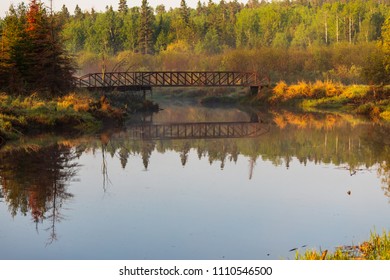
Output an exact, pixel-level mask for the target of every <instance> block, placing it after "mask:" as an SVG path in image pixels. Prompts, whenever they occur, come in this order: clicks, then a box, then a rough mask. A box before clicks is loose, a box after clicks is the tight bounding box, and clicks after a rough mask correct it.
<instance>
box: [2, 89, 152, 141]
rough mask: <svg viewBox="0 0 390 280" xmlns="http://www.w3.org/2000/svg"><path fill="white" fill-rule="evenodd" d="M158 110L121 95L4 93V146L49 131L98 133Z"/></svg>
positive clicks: (136, 99) (141, 101) (149, 104)
mask: <svg viewBox="0 0 390 280" xmlns="http://www.w3.org/2000/svg"><path fill="white" fill-rule="evenodd" d="M144 110H154V111H155V110H158V105H156V104H154V103H152V102H150V101H148V100H146V101H144V100H142V99H140V98H129V97H126V96H125V95H121V94H116V95H114V94H107V95H97V94H92V93H89V92H80V93H75V92H73V93H69V94H67V95H65V96H63V97H59V98H53V99H45V98H41V97H39V96H38V95H37V94H33V95H31V96H28V97H20V96H18V97H15V96H10V95H7V94H5V93H1V94H0V145H1V144H2V143H4V142H5V141H6V140H9V139H16V138H19V137H20V136H22V135H24V134H34V133H40V132H49V131H61V132H94V131H98V130H99V129H101V128H102V127H103V126H104V125H106V124H110V125H121V124H122V123H123V121H124V120H125V118H126V117H127V116H128V115H129V114H130V113H134V112H138V111H144Z"/></svg>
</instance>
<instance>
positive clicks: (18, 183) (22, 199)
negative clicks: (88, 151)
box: [0, 144, 78, 243]
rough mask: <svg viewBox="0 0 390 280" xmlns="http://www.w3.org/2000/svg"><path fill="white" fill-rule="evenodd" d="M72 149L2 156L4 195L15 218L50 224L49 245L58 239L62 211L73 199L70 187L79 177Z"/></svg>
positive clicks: (0, 177) (31, 149) (51, 148)
mask: <svg viewBox="0 0 390 280" xmlns="http://www.w3.org/2000/svg"><path fill="white" fill-rule="evenodd" d="M75 158H76V154H75V152H74V151H73V149H72V148H71V147H67V146H64V145H58V144H53V145H50V146H49V147H37V146H31V147H29V148H23V149H21V150H18V151H6V152H1V153H0V185H1V193H2V196H3V197H4V199H5V202H6V203H7V205H8V209H9V212H10V214H11V215H12V217H14V216H15V215H17V214H18V213H20V214H22V215H28V214H29V215H31V217H32V220H33V222H34V223H35V224H36V227H37V229H38V224H39V223H42V222H43V221H44V220H46V221H48V223H49V227H48V228H47V229H46V230H47V231H48V232H49V235H50V237H49V241H48V242H49V243H51V242H53V241H54V240H56V239H57V234H56V223H58V222H60V221H61V220H62V219H63V218H64V216H63V215H62V213H61V208H62V207H63V205H64V203H66V201H67V200H69V199H70V198H72V197H73V195H72V194H71V193H69V192H67V185H68V184H69V181H71V180H72V179H73V178H74V177H75V175H76V173H77V166H78V165H77V163H76V162H75V161H74V159H75Z"/></svg>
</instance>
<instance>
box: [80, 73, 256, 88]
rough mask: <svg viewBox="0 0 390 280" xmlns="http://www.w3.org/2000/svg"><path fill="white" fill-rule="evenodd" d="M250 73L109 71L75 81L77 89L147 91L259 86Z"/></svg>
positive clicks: (92, 74) (88, 75)
mask: <svg viewBox="0 0 390 280" xmlns="http://www.w3.org/2000/svg"><path fill="white" fill-rule="evenodd" d="M259 84H260V82H259V80H258V77H257V74H256V73H250V72H183V71H182V72H108V73H91V74H87V75H84V76H82V77H79V78H75V87H76V88H87V89H91V90H94V89H102V90H114V89H116V90H143V89H151V88H152V87H221V86H223V87H258V86H259Z"/></svg>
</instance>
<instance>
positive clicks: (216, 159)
mask: <svg viewBox="0 0 390 280" xmlns="http://www.w3.org/2000/svg"><path fill="white" fill-rule="evenodd" d="M250 121H252V122H250ZM226 123H229V124H226ZM389 132H390V128H389V126H388V125H385V124H381V123H372V122H367V121H363V120H356V119H354V118H353V117H351V116H348V115H337V114H320V113H306V114H303V113H291V112H287V111H279V112H247V111H245V110H240V109H236V108H204V107H200V106H197V105H185V106H184V105H169V106H165V110H163V111H161V112H160V113H158V114H155V115H153V116H147V117H142V118H139V119H137V120H134V121H133V122H131V123H129V124H128V126H127V127H126V129H124V130H119V129H117V130H115V129H111V130H107V131H105V132H103V133H101V134H99V135H96V136H80V137H77V136H58V135H56V136H54V135H51V136H48V135H46V136H40V137H34V138H26V139H23V140H22V141H19V142H17V143H9V144H7V145H6V146H4V147H2V149H1V150H0V224H1V227H0V248H1V250H0V258H1V259H289V258H294V255H295V252H296V249H297V250H300V251H302V250H304V249H306V248H317V249H320V248H322V249H325V248H326V249H330V250H332V249H334V248H335V247H336V246H339V245H348V244H352V243H354V244H357V243H359V242H362V241H363V240H365V239H367V238H368V236H369V234H370V231H372V230H376V231H378V232H381V231H382V230H384V229H386V230H389V229H390V224H389V216H390V204H389V201H390V200H389V199H390V193H389V190H390V170H389V161H390V139H389V138H390V137H389V135H390V133H389Z"/></svg>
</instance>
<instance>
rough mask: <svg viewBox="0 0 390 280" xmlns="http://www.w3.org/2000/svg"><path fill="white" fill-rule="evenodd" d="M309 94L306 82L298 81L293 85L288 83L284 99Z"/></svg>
mask: <svg viewBox="0 0 390 280" xmlns="http://www.w3.org/2000/svg"><path fill="white" fill-rule="evenodd" d="M309 94H310V87H309V85H308V84H307V83H306V82H303V81H301V82H299V83H298V84H295V85H290V86H289V87H288V89H287V94H286V96H285V99H292V98H296V97H298V98H301V97H306V96H309Z"/></svg>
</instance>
